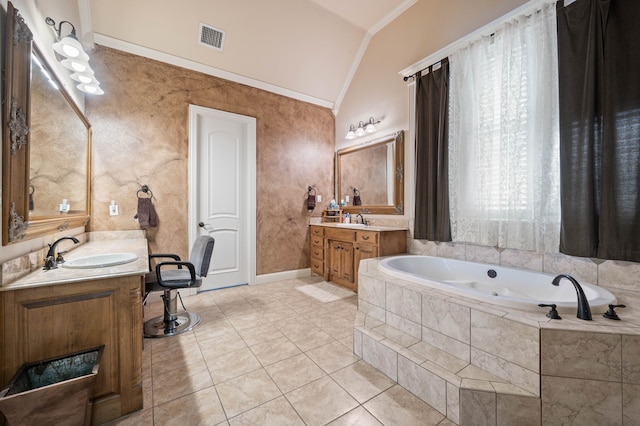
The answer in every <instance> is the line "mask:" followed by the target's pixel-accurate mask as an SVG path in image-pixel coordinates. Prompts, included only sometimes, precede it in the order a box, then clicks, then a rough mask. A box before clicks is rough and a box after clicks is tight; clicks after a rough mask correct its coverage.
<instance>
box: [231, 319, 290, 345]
mask: <svg viewBox="0 0 640 426" xmlns="http://www.w3.org/2000/svg"><path fill="white" fill-rule="evenodd" d="M238 334H240V336H241V337H242V339H243V340H244V341H245V343H246V344H247V346H253V345H257V344H258V343H262V342H266V341H268V340H272V339H276V338H278V337H283V336H284V334H282V332H281V331H280V330H278V327H276V325H275V324H273V323H268V324H263V325H258V326H256V327H251V328H245V329H241V330H238Z"/></svg>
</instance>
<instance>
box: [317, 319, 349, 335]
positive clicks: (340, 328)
mask: <svg viewBox="0 0 640 426" xmlns="http://www.w3.org/2000/svg"><path fill="white" fill-rule="evenodd" d="M353 325H354V321H353V320H349V319H346V318H333V319H332V320H331V321H327V322H323V323H322V324H319V326H320V328H321V329H323V330H324V331H326V332H327V333H329V334H330V335H331V336H333V337H334V338H336V339H341V338H343V337H347V336H348V335H350V334H352V333H353Z"/></svg>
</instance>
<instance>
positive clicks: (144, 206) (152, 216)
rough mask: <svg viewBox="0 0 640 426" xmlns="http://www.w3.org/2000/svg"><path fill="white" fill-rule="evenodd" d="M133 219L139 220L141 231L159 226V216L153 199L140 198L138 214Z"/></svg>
mask: <svg viewBox="0 0 640 426" xmlns="http://www.w3.org/2000/svg"><path fill="white" fill-rule="evenodd" d="M133 218H134V219H138V223H140V229H147V228H149V227H153V228H155V227H156V226H158V215H157V214H156V209H155V207H153V203H152V202H151V198H138V213H137V214H136V215H135V216H134V217H133Z"/></svg>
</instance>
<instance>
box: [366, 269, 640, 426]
mask: <svg viewBox="0 0 640 426" xmlns="http://www.w3.org/2000/svg"><path fill="white" fill-rule="evenodd" d="M378 262H379V261H378V260H376V259H370V260H366V261H363V262H362V263H361V266H360V277H359V279H360V287H359V292H358V311H359V316H358V319H357V322H356V326H355V329H354V352H355V353H356V355H358V356H359V357H361V358H362V359H363V360H364V361H366V362H368V363H369V364H371V365H373V366H374V367H376V368H377V369H378V370H380V371H382V372H383V373H385V374H386V375H387V376H389V377H390V378H391V379H393V380H395V381H396V382H398V384H399V385H401V386H403V387H404V388H406V389H407V390H409V391H411V392H412V393H413V394H415V395H416V396H418V397H419V398H421V399H422V400H423V401H425V402H427V403H428V404H430V405H431V406H433V407H434V408H436V409H437V410H438V411H439V412H441V413H442V414H445V415H446V416H447V417H448V418H449V419H450V420H451V421H453V422H456V423H458V424H462V425H467V424H478V425H513V424H518V425H540V424H544V425H553V424H580V425H589V424H594V425H602V424H615V425H622V424H624V425H626V424H637V421H638V420H637V419H639V418H640V295H639V294H638V293H636V292H632V291H626V290H621V289H614V290H612V289H609V290H612V292H613V293H614V294H615V295H616V297H617V299H618V303H623V304H625V305H626V306H627V308H625V309H620V310H619V311H618V313H619V315H620V317H621V321H612V320H608V319H605V318H603V317H602V316H601V315H594V319H593V321H583V320H579V319H577V318H576V317H575V314H563V315H562V317H563V319H562V320H550V319H548V318H546V316H545V313H546V310H544V309H541V312H540V313H535V312H526V311H520V310H517V309H511V308H505V307H501V306H495V305H491V304H489V303H481V302H478V301H474V300H471V299H467V298H464V297H461V296H458V295H452V294H449V293H446V292H443V291H439V290H435V289H429V288H426V287H423V286H420V285H418V284H415V283H411V282H408V281H403V280H400V279H397V278H393V277H390V276H387V275H384V274H382V273H380V272H379V271H378ZM634 422H635V423H634Z"/></svg>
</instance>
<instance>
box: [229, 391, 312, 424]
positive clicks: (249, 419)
mask: <svg viewBox="0 0 640 426" xmlns="http://www.w3.org/2000/svg"><path fill="white" fill-rule="evenodd" d="M229 424H230V425H231V426H254V425H265V426H266V425H274V426H275V425H283V426H284V425H288V426H289V425H290V426H296V425H300V426H304V422H303V421H302V419H301V418H300V416H298V413H296V411H295V410H294V409H293V407H292V406H291V404H289V401H287V399H286V398H285V397H284V396H281V397H279V398H276V399H274V400H273V401H269V402H267V403H266V404H262V405H260V406H258V407H256V408H254V409H252V410H249V411H247V412H246V413H243V414H240V415H239V416H237V417H234V418H232V419H231V420H229Z"/></svg>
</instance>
